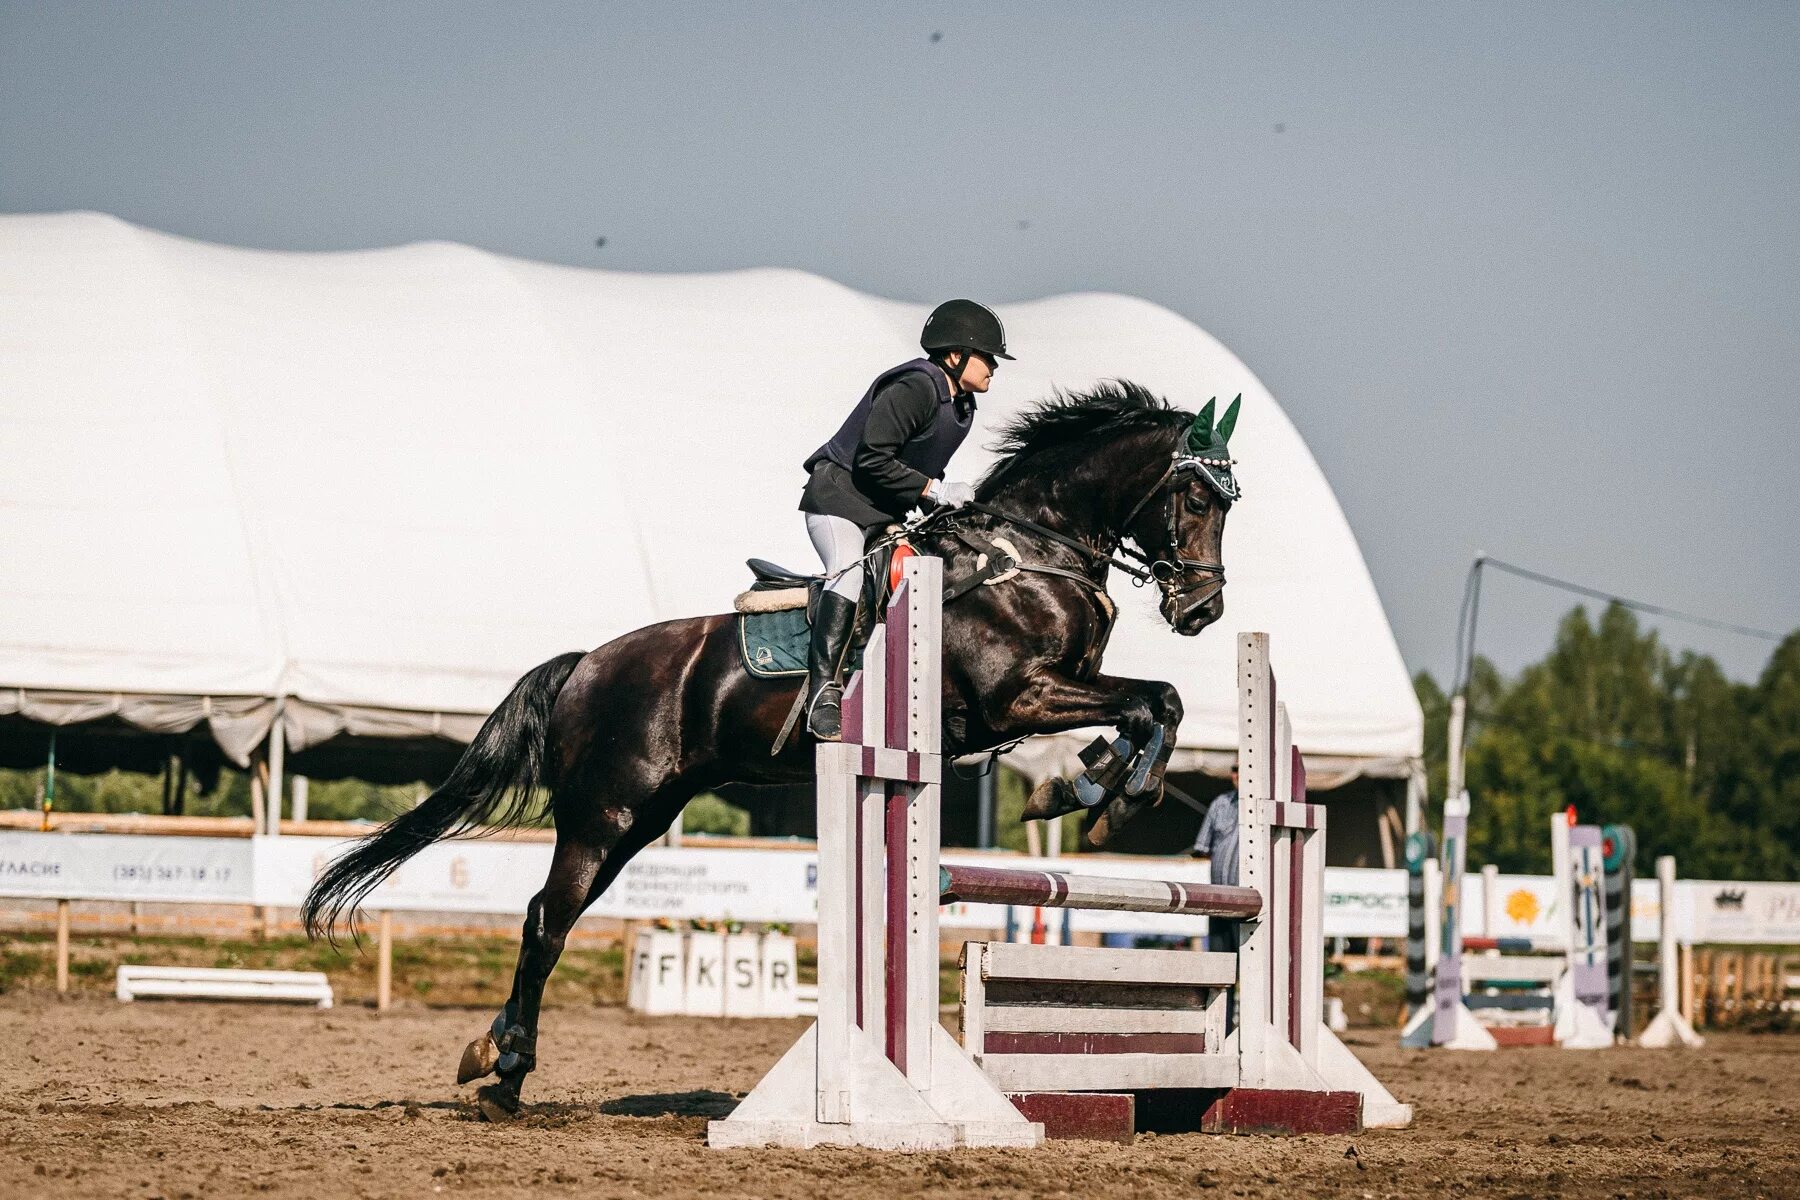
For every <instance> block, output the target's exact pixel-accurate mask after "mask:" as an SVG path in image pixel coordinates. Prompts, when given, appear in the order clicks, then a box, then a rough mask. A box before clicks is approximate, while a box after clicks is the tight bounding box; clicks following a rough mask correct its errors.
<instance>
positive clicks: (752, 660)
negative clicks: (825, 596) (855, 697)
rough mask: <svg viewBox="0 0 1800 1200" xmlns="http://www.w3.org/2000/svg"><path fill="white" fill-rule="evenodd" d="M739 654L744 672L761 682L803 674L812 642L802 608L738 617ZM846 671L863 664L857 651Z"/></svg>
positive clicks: (853, 654)
mask: <svg viewBox="0 0 1800 1200" xmlns="http://www.w3.org/2000/svg"><path fill="white" fill-rule="evenodd" d="M737 628H738V653H739V654H740V655H742V656H743V659H744V669H745V670H746V671H748V672H750V673H751V674H752V675H755V676H757V677H759V678H762V679H780V678H783V677H786V676H797V675H804V674H806V654H807V649H808V647H809V646H810V644H811V642H812V629H811V627H810V626H809V625H808V624H807V623H806V610H805V609H804V608H789V609H783V610H782V611H781V612H770V613H739V614H738V615H737ZM850 657H851V662H850V666H849V668H848V670H846V672H845V677H846V678H848V677H849V671H853V670H855V669H856V668H857V666H858V665H860V663H861V661H862V651H861V650H860V649H858V650H856V651H854V652H853V653H852V654H851V656H850Z"/></svg>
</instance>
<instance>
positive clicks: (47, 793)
mask: <svg viewBox="0 0 1800 1200" xmlns="http://www.w3.org/2000/svg"><path fill="white" fill-rule="evenodd" d="M55 807H56V728H55V726H52V727H51V729H50V761H49V762H48V763H47V764H46V765H45V767H44V823H43V831H44V832H45V833H49V832H50V811H51V810H52V809H54V808H55Z"/></svg>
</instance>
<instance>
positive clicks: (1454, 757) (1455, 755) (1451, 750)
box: [1444, 692, 1468, 796]
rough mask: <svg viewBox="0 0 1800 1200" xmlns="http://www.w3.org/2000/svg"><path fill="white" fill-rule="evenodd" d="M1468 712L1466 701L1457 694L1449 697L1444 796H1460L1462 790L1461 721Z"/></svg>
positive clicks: (1461, 695) (1461, 694) (1459, 693)
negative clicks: (1448, 728) (1448, 732)
mask: <svg viewBox="0 0 1800 1200" xmlns="http://www.w3.org/2000/svg"><path fill="white" fill-rule="evenodd" d="M1467 711H1468V700H1467V698H1466V697H1465V696H1464V695H1463V693H1461V692H1458V693H1456V695H1454V696H1452V697H1450V737H1449V741H1448V743H1447V744H1446V746H1445V766H1446V768H1447V771H1446V773H1447V776H1448V778H1447V779H1446V780H1445V783H1444V794H1445V795H1446V796H1460V795H1462V790H1463V719H1464V716H1465V714H1466V713H1467Z"/></svg>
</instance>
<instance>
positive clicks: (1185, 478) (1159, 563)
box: [1121, 395, 1243, 637]
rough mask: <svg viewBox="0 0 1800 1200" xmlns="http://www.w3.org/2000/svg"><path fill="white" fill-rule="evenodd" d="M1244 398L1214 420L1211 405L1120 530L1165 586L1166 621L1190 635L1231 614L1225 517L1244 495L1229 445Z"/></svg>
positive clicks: (1181, 440) (1187, 430)
mask: <svg viewBox="0 0 1800 1200" xmlns="http://www.w3.org/2000/svg"><path fill="white" fill-rule="evenodd" d="M1242 401H1243V396H1241V395H1240V396H1238V397H1237V399H1235V400H1233V401H1232V402H1231V406H1230V407H1229V408H1227V409H1226V410H1225V415H1224V416H1223V417H1221V418H1219V421H1218V424H1216V425H1215V424H1214V423H1213V407H1214V405H1215V404H1216V402H1217V400H1216V398H1215V399H1213V400H1208V401H1207V402H1206V406H1205V407H1204V408H1202V409H1201V410H1200V412H1199V415H1197V416H1196V417H1195V418H1194V419H1193V422H1192V423H1191V424H1188V425H1187V426H1186V427H1185V428H1183V429H1182V430H1181V431H1180V436H1179V437H1178V438H1177V439H1176V441H1175V444H1174V447H1173V449H1172V450H1170V451H1169V458H1168V461H1167V463H1166V465H1165V466H1164V467H1163V469H1162V470H1161V471H1160V473H1159V474H1158V476H1157V482H1156V483H1155V484H1154V485H1152V487H1151V488H1150V490H1149V491H1148V492H1147V493H1146V495H1145V497H1144V499H1143V500H1141V501H1139V503H1138V507H1137V508H1135V509H1133V510H1132V511H1131V513H1130V515H1129V516H1127V518H1126V520H1125V524H1124V527H1123V529H1122V530H1121V532H1122V534H1123V535H1124V536H1126V537H1129V538H1130V539H1131V540H1132V541H1134V542H1136V543H1137V545H1138V548H1139V549H1140V551H1141V552H1142V554H1143V559H1144V562H1145V564H1146V565H1147V566H1148V567H1149V569H1150V574H1151V577H1152V578H1153V579H1154V580H1155V581H1156V586H1157V587H1158V588H1160V589H1161V590H1162V604H1161V605H1160V606H1159V607H1160V609H1161V612H1162V615H1163V620H1165V621H1167V622H1168V623H1169V627H1170V628H1171V629H1173V630H1174V631H1175V632H1176V633H1180V634H1184V635H1186V636H1188V637H1192V636H1193V635H1194V634H1196V633H1199V632H1200V631H1201V630H1202V629H1205V628H1206V627H1207V626H1208V625H1211V624H1212V623H1213V622H1214V621H1217V620H1218V619H1219V618H1220V617H1221V616H1223V615H1224V614H1225V559H1224V541H1225V517H1226V514H1227V513H1229V512H1230V510H1231V505H1232V503H1233V501H1235V500H1236V499H1237V498H1238V496H1239V495H1240V494H1241V492H1240V489H1239V488H1238V483H1237V478H1236V476H1234V475H1233V474H1232V472H1231V467H1232V463H1233V462H1234V461H1235V460H1233V459H1232V457H1231V448H1230V445H1229V443H1230V440H1231V432H1232V430H1233V429H1234V428H1236V426H1237V416H1238V405H1239V404H1240V403H1242Z"/></svg>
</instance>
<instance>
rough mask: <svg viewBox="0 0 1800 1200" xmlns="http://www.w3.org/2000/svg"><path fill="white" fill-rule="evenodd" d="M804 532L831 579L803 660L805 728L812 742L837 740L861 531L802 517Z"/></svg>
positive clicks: (859, 576)
mask: <svg viewBox="0 0 1800 1200" xmlns="http://www.w3.org/2000/svg"><path fill="white" fill-rule="evenodd" d="M806 532H807V534H808V536H810V537H811V538H812V543H813V548H814V549H816V550H817V551H818V552H819V559H820V561H821V562H823V563H824V564H825V573H826V575H828V576H835V578H832V579H831V581H830V583H828V584H827V585H826V588H825V591H824V593H823V594H822V595H821V596H820V597H819V608H818V611H817V612H815V613H814V614H813V624H812V644H811V647H810V652H809V653H808V655H807V694H806V727H807V729H808V731H810V732H811V733H812V734H813V736H814V737H818V738H823V739H825V740H827V741H836V740H837V738H838V735H839V733H840V731H841V721H842V717H841V713H840V701H841V692H840V690H839V688H838V682H837V675H838V671H839V669H840V668H841V667H842V665H843V660H844V650H845V648H846V647H847V646H848V645H849V643H850V632H851V628H852V626H853V625H854V624H855V623H856V597H857V595H858V593H860V592H861V591H862V586H863V566H862V556H863V531H862V528H861V527H860V526H858V525H857V524H856V523H855V522H854V521H847V520H845V519H844V518H843V517H829V516H825V515H823V514H821V513H807V514H806Z"/></svg>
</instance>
